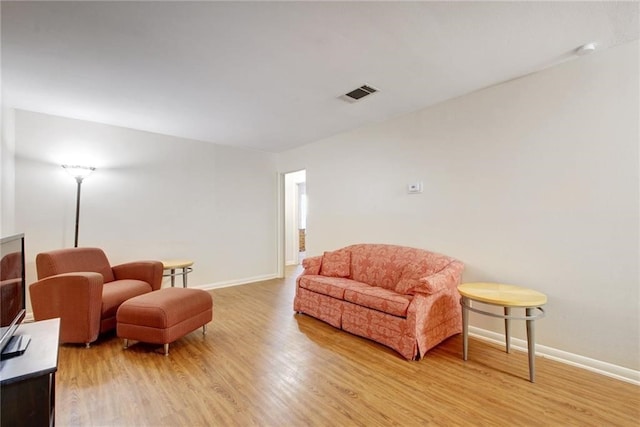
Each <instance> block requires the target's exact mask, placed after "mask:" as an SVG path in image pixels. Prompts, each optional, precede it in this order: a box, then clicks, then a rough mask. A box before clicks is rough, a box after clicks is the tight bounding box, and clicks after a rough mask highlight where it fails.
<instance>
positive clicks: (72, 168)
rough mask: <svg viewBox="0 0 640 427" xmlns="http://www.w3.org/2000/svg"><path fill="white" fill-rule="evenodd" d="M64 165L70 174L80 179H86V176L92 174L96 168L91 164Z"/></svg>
mask: <svg viewBox="0 0 640 427" xmlns="http://www.w3.org/2000/svg"><path fill="white" fill-rule="evenodd" d="M62 167H63V168H64V170H66V171H67V173H68V174H69V175H71V176H72V177H74V178H75V179H79V180H83V179H85V178H86V177H88V176H89V175H91V172H93V171H94V170H96V168H94V167H91V166H78V165H62Z"/></svg>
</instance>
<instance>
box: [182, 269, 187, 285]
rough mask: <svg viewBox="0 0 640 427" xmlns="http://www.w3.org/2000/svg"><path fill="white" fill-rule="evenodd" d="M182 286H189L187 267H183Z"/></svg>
mask: <svg viewBox="0 0 640 427" xmlns="http://www.w3.org/2000/svg"><path fill="white" fill-rule="evenodd" d="M182 287H183V288H186V287H187V267H183V268H182Z"/></svg>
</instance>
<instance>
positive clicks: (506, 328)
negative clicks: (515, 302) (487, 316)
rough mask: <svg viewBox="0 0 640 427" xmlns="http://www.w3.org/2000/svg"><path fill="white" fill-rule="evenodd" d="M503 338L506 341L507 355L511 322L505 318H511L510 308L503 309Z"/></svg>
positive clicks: (509, 345)
mask: <svg viewBox="0 0 640 427" xmlns="http://www.w3.org/2000/svg"><path fill="white" fill-rule="evenodd" d="M504 316H505V317H504V337H505V341H506V348H507V353H509V352H511V327H510V326H511V322H510V319H509V318H508V317H507V316H511V307H505V308H504Z"/></svg>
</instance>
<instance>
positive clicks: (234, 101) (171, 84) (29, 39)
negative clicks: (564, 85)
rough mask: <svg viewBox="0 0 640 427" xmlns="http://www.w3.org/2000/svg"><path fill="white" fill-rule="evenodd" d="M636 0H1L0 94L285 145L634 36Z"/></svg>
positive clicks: (205, 135) (207, 137)
mask: <svg viewBox="0 0 640 427" xmlns="http://www.w3.org/2000/svg"><path fill="white" fill-rule="evenodd" d="M638 6H639V3H638V2H605V1H603V2H267V1H262V2H154V1H146V2H93V1H92V2H26V1H18V2H7V1H2V3H1V14H2V27H1V35H2V51H1V53H2V58H1V59H2V101H3V103H4V104H5V106H9V107H14V108H20V109H26V110H31V111H38V112H43V113H48V114H54V115H60V116H66V117H72V118H78V119H84V120H90V121H96V122H101V123H107V124H112V125H117V126H124V127H129V128H134V129H140V130H146V131H151V132H157V133H161V134H167V135H175V136H181V137H185V138H192V139H197V140H202V141H209V142H212V143H218V144H225V145H233V146H242V147H250V148H255V149H260V150H265V151H273V152H278V151H282V150H285V149H288V148H292V147H295V146H299V145H303V144H306V143H309V142H313V141H316V140H319V139H322V138H324V137H328V136H331V135H334V134H337V133H340V132H343V131H347V130H350V129H354V128H357V127H359V126H362V125H364V124H367V123H371V122H378V121H382V120H385V119H387V118H389V117H393V116H396V115H399V114H403V113H407V112H410V111H415V110H418V109H421V108H424V107H426V106H429V105H433V104H436V103H438V102H441V101H444V100H446V99H450V98H453V97H457V96H460V95H463V94H466V93H469V92H472V91H475V90H478V89H480V88H483V87H487V86H490V85H493V84H496V83H499V82H503V81H505V80H509V79H513V78H516V77H519V76H522V75H525V74H528V73H531V72H535V71H538V70H541V69H543V68H546V67H549V66H552V65H555V64H558V63H560V62H563V61H565V60H568V59H573V58H575V55H574V52H575V49H576V48H577V47H578V46H580V45H582V44H585V43H588V42H596V43H598V45H599V48H600V49H605V48H609V47H611V46H614V45H617V44H621V43H625V42H628V41H631V40H635V39H638V34H639V23H638V14H639V7H638ZM595 54H596V55H597V52H596V53H595ZM362 84H369V85H372V86H374V87H376V88H378V89H380V92H379V93H377V94H374V95H372V96H370V97H367V98H365V99H364V100H362V101H360V102H357V103H347V102H344V101H342V100H340V99H339V96H340V95H342V94H344V93H346V92H349V91H350V90H352V89H355V88H356V87H358V86H361V85H362Z"/></svg>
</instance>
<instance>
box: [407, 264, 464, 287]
mask: <svg viewBox="0 0 640 427" xmlns="http://www.w3.org/2000/svg"><path fill="white" fill-rule="evenodd" d="M462 270H464V264H463V263H462V262H460V261H458V260H453V261H451V263H449V264H447V266H446V267H444V268H443V269H442V270H440V271H438V272H437V273H434V274H431V275H429V276H426V277H421V278H420V280H419V281H418V282H419V284H418V285H417V286H416V287H415V288H414V291H415V292H420V293H424V294H435V293H438V292H440V291H443V290H446V289H448V288H455V287H456V286H458V285H459V284H460V279H461V278H462Z"/></svg>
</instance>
